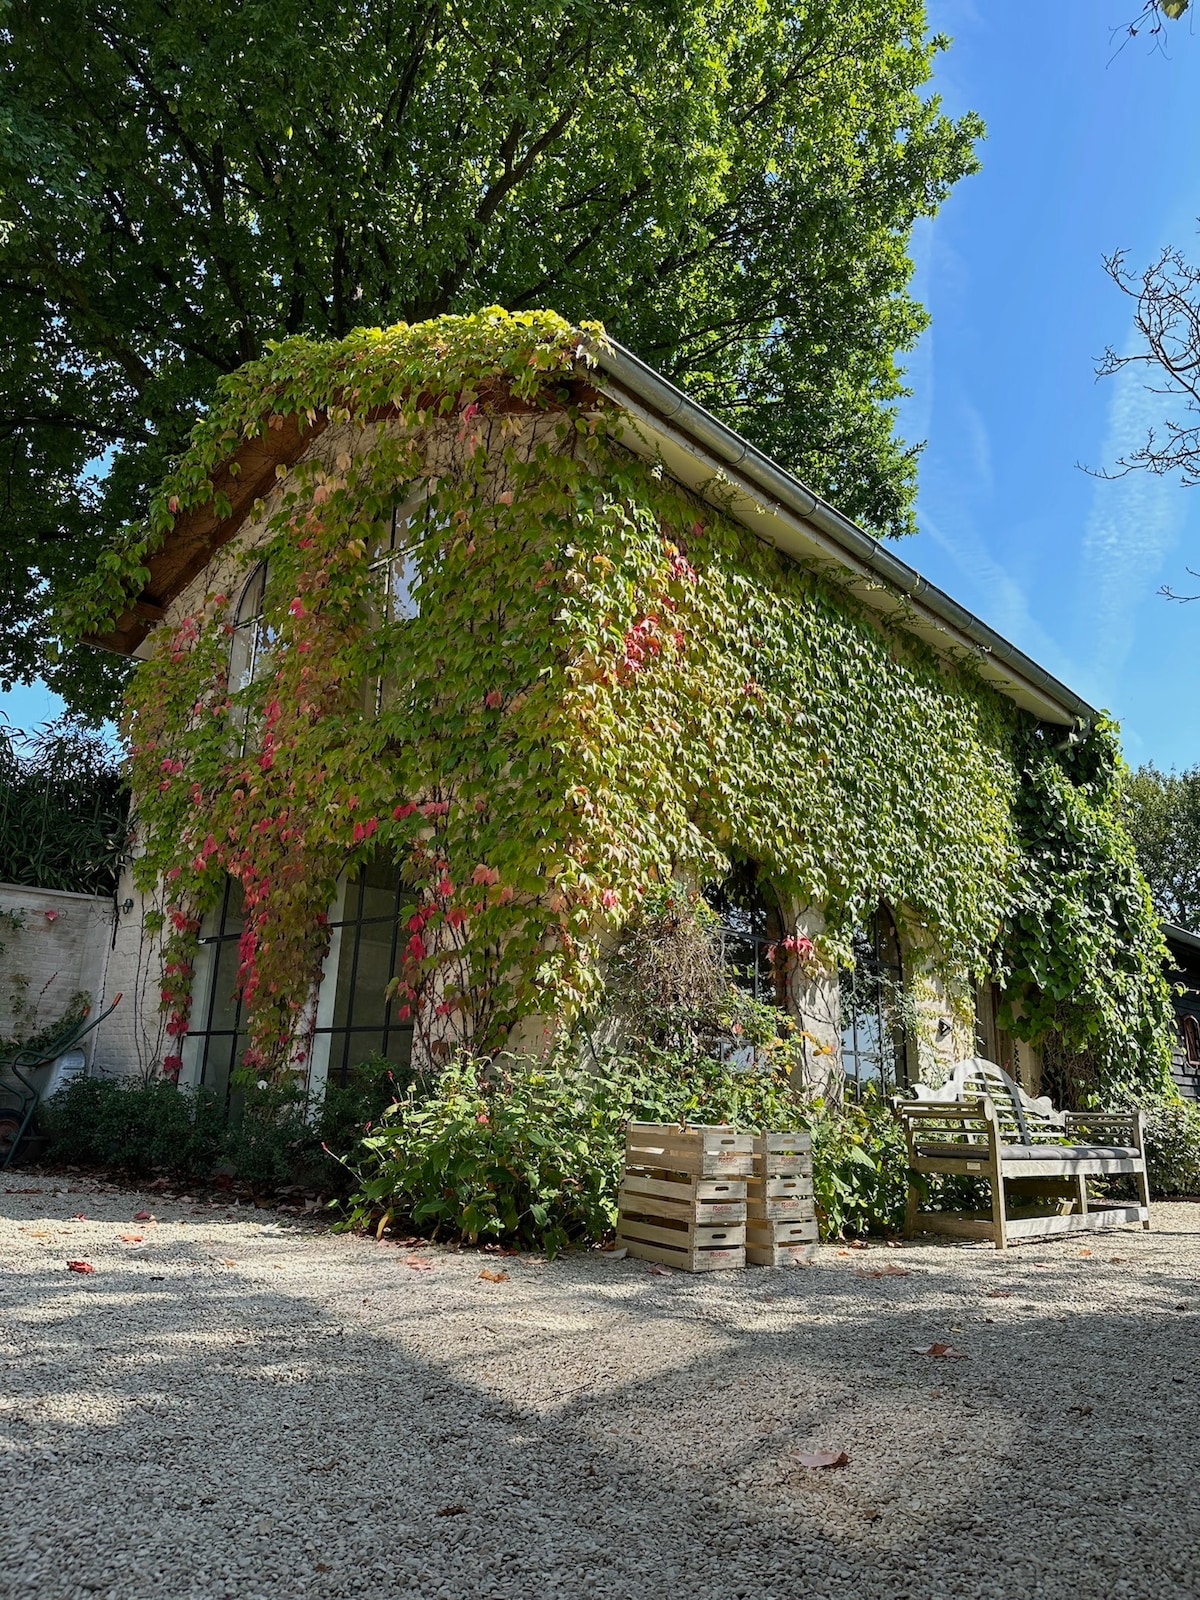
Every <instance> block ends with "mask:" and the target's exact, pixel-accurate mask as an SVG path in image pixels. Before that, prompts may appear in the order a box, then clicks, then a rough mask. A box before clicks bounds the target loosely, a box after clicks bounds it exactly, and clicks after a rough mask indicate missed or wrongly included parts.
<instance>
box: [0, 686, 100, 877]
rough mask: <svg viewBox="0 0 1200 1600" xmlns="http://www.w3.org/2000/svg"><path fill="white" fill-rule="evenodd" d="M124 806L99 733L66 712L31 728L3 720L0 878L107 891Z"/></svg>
mask: <svg viewBox="0 0 1200 1600" xmlns="http://www.w3.org/2000/svg"><path fill="white" fill-rule="evenodd" d="M128 807H129V799H128V793H127V790H126V788H125V783H124V779H123V776H122V773H121V767H120V757H119V753H118V752H117V751H116V750H115V749H114V748H113V745H112V744H111V742H110V741H109V740H107V739H105V738H104V737H103V735H101V734H98V733H94V732H92V731H91V730H90V729H88V728H86V727H85V726H83V725H82V724H81V723H80V722H78V721H76V720H74V719H72V718H70V717H63V718H61V719H60V720H59V721H58V722H53V723H47V724H45V725H44V726H43V727H41V728H39V729H37V731H36V732H34V733H23V732H21V731H20V730H19V729H16V728H13V727H11V726H10V725H9V724H7V723H5V722H3V721H0V882H3V883H15V884H22V885H26V886H28V887H31V888H40V889H66V890H69V891H72V892H74V893H77V894H112V893H113V892H114V891H115V889H116V886H117V874H118V872H119V870H120V866H121V862H122V861H123V859H124V857H125V854H126V835H127V832H128V828H127V822H126V814H127V811H128Z"/></svg>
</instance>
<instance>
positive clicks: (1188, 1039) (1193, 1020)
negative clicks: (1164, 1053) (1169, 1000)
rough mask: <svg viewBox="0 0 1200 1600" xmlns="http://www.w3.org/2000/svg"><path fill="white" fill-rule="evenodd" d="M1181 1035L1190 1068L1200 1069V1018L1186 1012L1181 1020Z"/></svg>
mask: <svg viewBox="0 0 1200 1600" xmlns="http://www.w3.org/2000/svg"><path fill="white" fill-rule="evenodd" d="M1179 1034H1180V1037H1181V1038H1182V1040H1183V1053H1184V1056H1185V1057H1186V1059H1187V1064H1188V1066H1189V1067H1200V1017H1194V1016H1193V1015H1192V1014H1191V1012H1186V1013H1185V1014H1184V1015H1183V1016H1182V1017H1180V1019H1179Z"/></svg>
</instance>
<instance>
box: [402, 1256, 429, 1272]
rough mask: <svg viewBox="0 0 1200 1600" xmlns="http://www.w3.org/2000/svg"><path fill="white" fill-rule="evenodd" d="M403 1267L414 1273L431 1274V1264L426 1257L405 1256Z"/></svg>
mask: <svg viewBox="0 0 1200 1600" xmlns="http://www.w3.org/2000/svg"><path fill="white" fill-rule="evenodd" d="M404 1265H405V1266H406V1267H411V1268H412V1269H413V1271H414V1272H432V1271H433V1262H432V1261H430V1260H429V1258H428V1257H427V1256H405V1258H404Z"/></svg>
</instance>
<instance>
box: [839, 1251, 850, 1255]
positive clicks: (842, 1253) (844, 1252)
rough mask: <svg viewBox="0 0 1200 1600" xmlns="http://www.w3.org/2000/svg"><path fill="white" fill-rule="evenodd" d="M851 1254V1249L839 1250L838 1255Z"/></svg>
mask: <svg viewBox="0 0 1200 1600" xmlns="http://www.w3.org/2000/svg"><path fill="white" fill-rule="evenodd" d="M849 1254H850V1252H849V1250H839V1251H838V1255H840V1256H848V1255H849Z"/></svg>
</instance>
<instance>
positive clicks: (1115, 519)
mask: <svg viewBox="0 0 1200 1600" xmlns="http://www.w3.org/2000/svg"><path fill="white" fill-rule="evenodd" d="M1108 382H1109V383H1110V384H1111V386H1112V388H1111V396H1110V399H1109V404H1108V418H1107V425H1106V427H1105V433H1104V443H1103V446H1102V447H1101V453H1100V464H1101V465H1102V466H1108V465H1111V464H1112V463H1114V462H1115V461H1117V459H1118V458H1119V457H1120V456H1121V455H1122V454H1123V453H1126V452H1128V451H1129V450H1131V449H1133V448H1134V447H1136V446H1137V445H1139V444H1140V443H1141V442H1142V441H1143V440H1144V439H1145V437H1146V434H1147V432H1148V431H1149V430H1150V429H1151V428H1153V427H1155V426H1156V425H1159V424H1161V422H1162V414H1163V397H1162V396H1161V395H1156V394H1152V393H1150V392H1149V391H1148V390H1147V388H1146V386H1145V381H1144V374H1143V373H1142V372H1141V371H1140V370H1139V369H1138V368H1131V367H1125V368H1123V369H1122V371H1121V372H1119V373H1118V374H1117V375H1116V377H1114V378H1111V379H1109V380H1108ZM1186 498H1187V497H1186V495H1185V494H1184V492H1183V491H1182V490H1181V488H1180V486H1179V485H1178V483H1176V482H1175V481H1174V480H1172V479H1169V478H1157V477H1154V476H1153V475H1152V474H1150V473H1148V472H1132V473H1130V474H1129V475H1128V476H1126V477H1124V478H1119V479H1116V480H1115V481H1113V480H1108V479H1101V480H1098V481H1097V482H1096V483H1095V485H1094V486H1093V489H1092V503H1091V508H1090V510H1089V512H1088V517H1087V522H1086V524H1085V528H1084V535H1083V541H1082V546H1081V557H1082V573H1081V583H1080V588H1079V598H1078V617H1079V621H1080V623H1081V624H1082V628H1083V629H1084V630H1085V631H1086V634H1087V636H1088V638H1089V641H1090V644H1089V647H1088V650H1087V657H1088V666H1089V676H1090V677H1091V678H1092V679H1093V680H1094V681H1095V682H1096V683H1097V684H1098V685H1099V686H1100V687H1101V688H1102V689H1103V690H1104V693H1105V695H1110V694H1111V692H1112V691H1113V690H1114V689H1115V687H1116V684H1117V682H1118V679H1119V676H1120V672H1121V668H1122V667H1123V666H1124V665H1125V663H1126V661H1127V660H1128V659H1129V656H1130V653H1131V651H1132V650H1133V647H1134V644H1135V643H1136V640H1137V628H1138V612H1139V610H1140V608H1141V607H1142V606H1143V605H1144V604H1145V603H1146V602H1147V601H1148V600H1151V599H1153V598H1154V596H1155V592H1156V590H1157V589H1158V587H1159V585H1160V584H1161V582H1162V579H1163V576H1164V570H1165V567H1166V558H1167V556H1168V555H1170V553H1171V551H1172V550H1174V549H1175V547H1176V545H1177V544H1178V543H1179V539H1180V535H1181V532H1182V529H1183V524H1184V518H1185V514H1186V509H1187V507H1186V505H1185V501H1186ZM1158 603H1159V604H1161V603H1162V602H1161V601H1160V602H1158Z"/></svg>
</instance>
